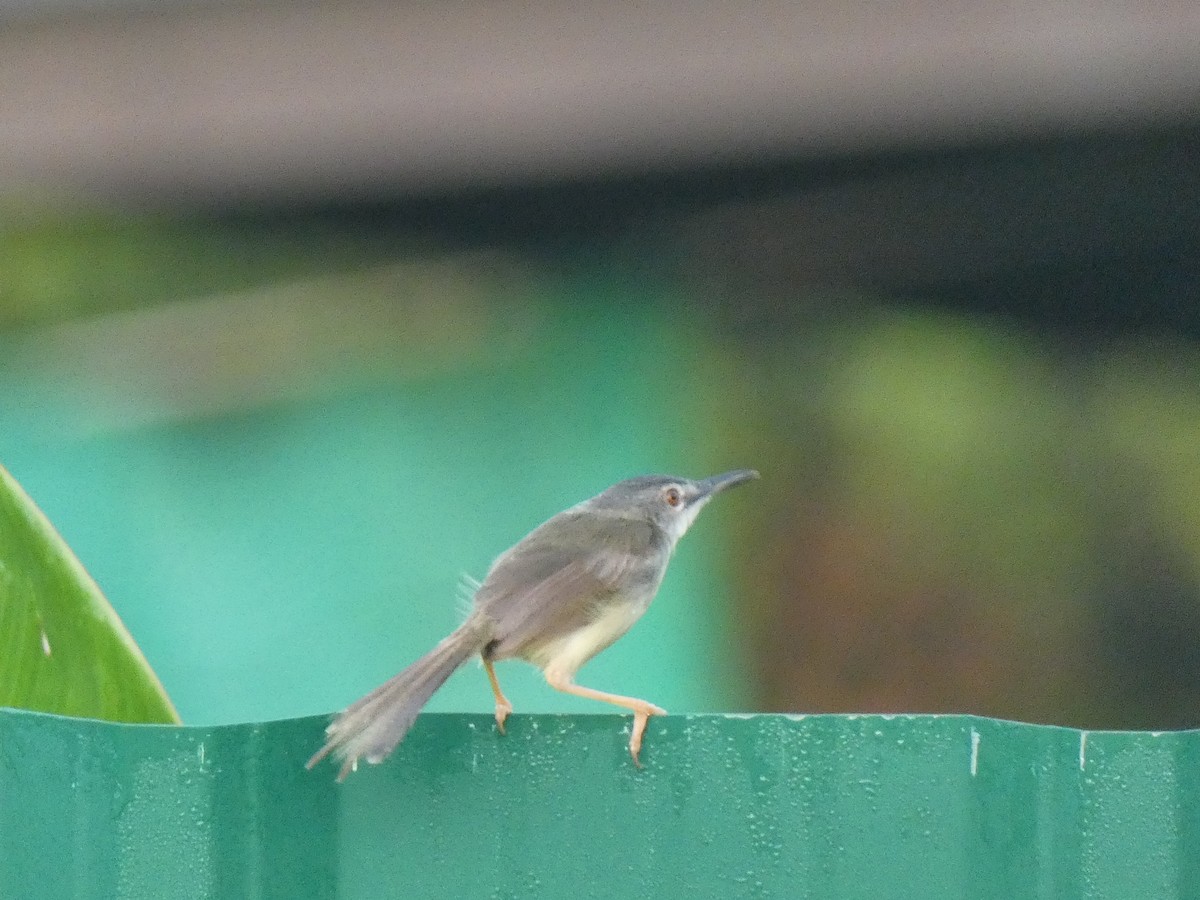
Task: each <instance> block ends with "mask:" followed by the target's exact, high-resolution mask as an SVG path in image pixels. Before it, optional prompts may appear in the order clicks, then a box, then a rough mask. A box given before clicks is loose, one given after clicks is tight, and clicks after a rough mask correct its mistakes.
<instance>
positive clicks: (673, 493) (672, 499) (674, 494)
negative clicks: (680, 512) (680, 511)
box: [663, 488, 683, 506]
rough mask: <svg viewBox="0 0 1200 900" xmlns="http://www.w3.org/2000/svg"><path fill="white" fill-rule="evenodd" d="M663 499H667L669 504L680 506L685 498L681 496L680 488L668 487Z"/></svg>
mask: <svg viewBox="0 0 1200 900" xmlns="http://www.w3.org/2000/svg"><path fill="white" fill-rule="evenodd" d="M663 499H664V500H666V501H667V506H678V505H679V504H680V503H681V502H682V500H683V498H682V497H680V496H679V489H678V488H667V490H666V492H665V493H664V494H663Z"/></svg>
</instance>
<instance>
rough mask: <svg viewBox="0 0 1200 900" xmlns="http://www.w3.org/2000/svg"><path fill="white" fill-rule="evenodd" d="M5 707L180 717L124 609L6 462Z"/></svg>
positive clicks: (2, 510) (1, 546)
mask: <svg viewBox="0 0 1200 900" xmlns="http://www.w3.org/2000/svg"><path fill="white" fill-rule="evenodd" d="M0 706H16V707H22V708H25V709H35V710H41V711H43V712H52V713H60V714H62V715H69V716H85V717H88V718H94V719H109V720H111V721H115V722H168V723H170V722H173V723H177V722H178V721H179V714H178V713H176V712H175V708H174V707H173V706H172V705H171V701H170V699H169V698H168V697H167V694H166V692H165V691H164V690H163V688H162V685H161V684H159V681H158V678H157V677H155V675H154V672H153V671H152V670H151V668H150V666H149V664H147V662H146V659H145V657H143V656H142V653H141V651H140V650H139V649H138V647H137V644H135V643H134V642H133V638H132V637H130V635H129V632H128V631H126V630H125V626H124V625H123V624H122V623H121V619H120V618H119V617H118V616H117V613H116V611H115V610H114V609H113V608H112V607H111V606H110V605H109V603H108V601H107V600H106V599H105V598H104V595H103V594H102V593H100V589H99V588H98V587H97V586H96V583H95V582H94V581H92V579H91V577H90V576H89V575H88V573H87V572H86V571H84V568H83V566H82V565H81V564H80V562H79V560H78V559H76V558H75V555H74V554H73V553H72V552H71V550H70V549H69V548H68V547H67V545H66V544H65V543H64V542H63V540H62V538H61V537H59V535H58V532H56V531H55V530H54V527H53V526H52V525H51V524H50V523H49V521H47V519H46V517H45V516H44V515H43V514H42V511H41V510H40V509H38V508H37V506H36V505H35V504H34V502H33V501H32V500H31V499H30V498H29V496H28V495H27V494H26V493H25V492H24V491H23V490H21V486H20V485H18V484H17V482H16V481H15V480H14V479H13V477H12V476H11V475H10V474H9V473H8V472H7V471H6V470H5V469H4V467H3V466H0Z"/></svg>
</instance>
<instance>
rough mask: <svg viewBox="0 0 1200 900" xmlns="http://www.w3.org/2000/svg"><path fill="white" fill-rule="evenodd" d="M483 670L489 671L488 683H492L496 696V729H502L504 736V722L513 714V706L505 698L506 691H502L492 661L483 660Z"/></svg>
mask: <svg viewBox="0 0 1200 900" xmlns="http://www.w3.org/2000/svg"><path fill="white" fill-rule="evenodd" d="M483 668H484V669H485V670H486V671H487V677H488V681H490V682H491V683H492V693H493V694H495V695H496V727H497V728H499V729H500V733H501V734H504V720H505V719H507V718H508V714H509V713H510V712H512V704H511V703H509V702H508V698H507V697H505V696H504V691H502V690H500V682H499V680H497V678H496V668H495V666H494V665H493V664H492V661H491V660H490V659H486V658H485V659H484V660H483Z"/></svg>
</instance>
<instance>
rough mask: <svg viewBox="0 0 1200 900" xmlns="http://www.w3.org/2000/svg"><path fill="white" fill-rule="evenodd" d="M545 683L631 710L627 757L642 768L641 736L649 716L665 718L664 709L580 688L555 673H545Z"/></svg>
mask: <svg viewBox="0 0 1200 900" xmlns="http://www.w3.org/2000/svg"><path fill="white" fill-rule="evenodd" d="M546 681H547V683H549V685H550V687H552V688H554V689H555V690H556V691H562V692H563V693H564V694H574V695H575V696H576V697H587V698H588V699H589V700H599V701H600V702H601V703H611V704H613V705H614V706H623V707H625V708H626V709H631V710H633V734H631V735H630V736H629V755H630V756H632V757H633V764H634V765H635V766H637V767H638V768H639V769H640V768H641V767H642V763H641V760H639V759H638V754H639V753H640V752H641V750H642V735H643V734H645V733H646V723H647V722H649V721H650V717H651V716H665V715H666V714H667V711H666V710H665V709H662V708H660V707H657V706H655V705H654V704H653V703H647V702H646V701H645V700H638V699H636V698H634V697H623V696H621V695H620V694H608V693H605V692H604V691H597V690H593V689H592V688H586V687H580V686H579V685H577V684H575V683H574V682H572V681H571V679H570V678H566V677H563V676H561V675H557V674H555V673H550V672H548V673H546Z"/></svg>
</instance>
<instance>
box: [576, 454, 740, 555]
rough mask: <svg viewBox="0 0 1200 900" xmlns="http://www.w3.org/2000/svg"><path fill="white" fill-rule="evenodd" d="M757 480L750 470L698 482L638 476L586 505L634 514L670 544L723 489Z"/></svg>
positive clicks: (678, 478) (661, 476)
mask: <svg viewBox="0 0 1200 900" xmlns="http://www.w3.org/2000/svg"><path fill="white" fill-rule="evenodd" d="M757 477H758V473H757V472H755V471H754V470H753V469H737V470H736V471H733V472H725V473H724V474H721V475H714V476H712V477H711V478H705V479H702V480H700V481H693V480H692V479H691V478H680V477H679V476H677V475H641V476H639V477H637V478H630V479H628V480H627V481H618V482H617V483H616V484H614V485H613V486H612V487H610V488H609V489H608V490H606V491H605V492H604V493H602V494H598V495H597V496H595V497H593V498H592V499H591V500H589V501H587V502H588V505H589V506H591V507H593V508H596V509H614V510H620V511H622V512H627V511H628V512H633V511H635V510H636V512H637V513H639V514H642V515H645V516H646V517H647V518H649V519H650V520H651V521H652V522H654V523H655V524H656V525H658V526H659V527H660V528H661V529H662V530H663V531H665V532H666V533H667V535H668V536H669V537H670V539H671V541H672V543H674V542H675V541H677V540H679V539H680V538H681V537H683V535H684V532H686V531H687V530H688V528H689V527H690V526H691V524H692V522H694V521H695V520H696V516H697V515H699V513H700V510H701V509H703V508H704V504H706V503H707V502H708V501H709V500H711V499H712V498H713V497H715V496H716V495H717V494H719V493H720V492H721V491H723V490H725V489H726V488H731V487H734V486H736V485H739V484H745V483H746V482H747V481H752V480H753V479H755V478H757Z"/></svg>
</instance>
